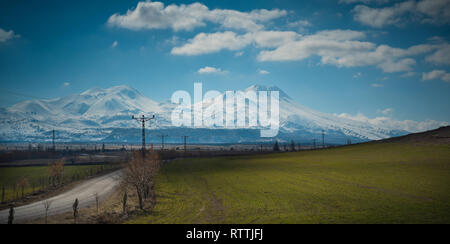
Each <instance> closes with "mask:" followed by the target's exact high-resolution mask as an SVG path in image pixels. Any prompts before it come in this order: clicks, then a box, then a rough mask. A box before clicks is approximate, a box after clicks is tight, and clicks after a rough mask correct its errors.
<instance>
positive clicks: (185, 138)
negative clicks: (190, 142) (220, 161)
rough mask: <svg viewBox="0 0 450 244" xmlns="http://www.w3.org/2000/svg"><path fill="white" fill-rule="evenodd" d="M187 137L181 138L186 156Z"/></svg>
mask: <svg viewBox="0 0 450 244" xmlns="http://www.w3.org/2000/svg"><path fill="white" fill-rule="evenodd" d="M188 137H189V136H183V138H184V154H186V144H187V143H186V140H187V138H188Z"/></svg>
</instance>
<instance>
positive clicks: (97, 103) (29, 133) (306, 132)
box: [0, 84, 408, 143]
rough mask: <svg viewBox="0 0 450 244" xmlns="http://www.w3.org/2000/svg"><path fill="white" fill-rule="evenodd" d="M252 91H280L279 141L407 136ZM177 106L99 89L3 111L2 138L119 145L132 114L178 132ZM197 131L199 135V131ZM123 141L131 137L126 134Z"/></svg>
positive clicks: (124, 90)
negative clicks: (276, 93)
mask: <svg viewBox="0 0 450 244" xmlns="http://www.w3.org/2000/svg"><path fill="white" fill-rule="evenodd" d="M250 90H253V91H279V92H280V121H279V122H280V135H279V136H278V138H286V140H288V138H293V139H295V138H297V139H299V138H303V139H304V140H310V139H311V138H313V137H314V138H321V133H322V130H324V131H325V133H326V134H327V138H328V140H329V141H333V137H335V139H336V140H335V141H337V140H338V139H339V141H340V142H341V143H344V141H345V138H348V139H351V140H354V141H369V140H379V139H385V138H389V137H392V136H398V135H404V134H407V133H408V132H406V131H402V130H392V129H386V128H381V127H378V126H374V125H371V124H369V123H364V122H361V121H357V120H351V119H348V118H341V117H338V116H336V115H332V114H326V113H322V112H318V111H315V110H312V109H310V108H308V107H306V106H303V105H301V104H299V103H297V102H295V101H294V100H293V99H292V98H291V97H290V96H289V95H288V94H286V93H285V92H284V91H282V90H281V89H280V88H278V87H277V86H262V85H257V84H255V85H253V86H250V87H248V88H247V89H246V90H245V91H250ZM221 96H224V94H222V95H221ZM251 102H255V103H256V102H257V101H251ZM204 106H206V105H204ZM174 107H175V105H174V104H171V103H169V102H157V101H154V100H152V99H150V98H148V97H146V96H144V95H142V94H141V93H140V92H139V91H138V90H136V89H134V88H132V87H129V86H125V85H122V86H114V87H110V88H106V89H103V88H98V87H94V88H91V89H88V90H86V91H84V92H82V93H79V94H72V95H69V96H65V97H60V98H54V99H42V100H38V99H33V100H27V101H23V102H20V103H18V104H15V105H13V106H11V107H9V108H6V109H2V110H0V125H1V126H2V127H1V129H0V140H1V141H30V140H48V134H49V133H50V132H51V130H53V129H55V130H57V131H58V133H59V136H60V138H66V140H74V141H79V140H87V141H91V140H92V141H99V140H100V141H101V140H106V139H107V138H112V137H113V138H116V140H117V141H120V138H121V136H120V135H114V134H113V133H114V131H120V129H139V125H138V124H137V123H136V122H135V121H133V120H131V115H138V114H156V115H157V119H156V120H154V121H151V128H152V129H162V130H164V129H165V130H173V129H174V128H173V126H172V125H171V112H172V110H173V108H174ZM186 129H190V128H186ZM191 129H192V128H191ZM202 129H210V130H214V129H218V128H202ZM239 129H248V130H254V129H258V128H239ZM203 132H205V131H203ZM192 133H194V134H195V132H194V131H193V132H192ZM205 133H206V132H205ZM211 133H214V132H211ZM224 133H226V130H225V131H224ZM249 134H252V133H249ZM252 135H253V134H252ZM307 137H310V138H309V139H308V138H307ZM123 138H128V137H127V136H126V135H125V136H123ZM136 139H137V138H136ZM235 139H236V142H238V141H249V142H250V141H255V142H258V141H261V140H262V139H261V138H255V137H253V136H252V138H244V139H243V138H235ZM124 140H125V139H124ZM126 140H130V138H129V139H126ZM230 141H233V138H230ZM217 143H220V141H217Z"/></svg>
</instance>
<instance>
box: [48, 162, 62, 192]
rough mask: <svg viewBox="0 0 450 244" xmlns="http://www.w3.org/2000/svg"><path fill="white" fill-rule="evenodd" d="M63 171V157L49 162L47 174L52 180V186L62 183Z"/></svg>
mask: <svg viewBox="0 0 450 244" xmlns="http://www.w3.org/2000/svg"><path fill="white" fill-rule="evenodd" d="M63 171H64V159H61V160H59V161H57V162H55V163H51V164H49V166H48V175H49V177H50V179H51V181H52V185H53V186H56V185H57V184H61V183H62V176H63Z"/></svg>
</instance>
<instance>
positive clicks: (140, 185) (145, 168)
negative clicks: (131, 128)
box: [123, 151, 160, 210]
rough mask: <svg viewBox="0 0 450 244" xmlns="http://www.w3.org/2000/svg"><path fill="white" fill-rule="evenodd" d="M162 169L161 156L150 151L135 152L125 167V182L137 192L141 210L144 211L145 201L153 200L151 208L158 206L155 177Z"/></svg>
mask: <svg viewBox="0 0 450 244" xmlns="http://www.w3.org/2000/svg"><path fill="white" fill-rule="evenodd" d="M159 167H160V160H159V155H158V154H157V153H155V152H154V151H148V152H146V153H145V156H144V154H143V153H142V152H134V154H133V156H132V157H131V159H130V160H129V161H128V162H127V163H126V164H125V165H124V178H123V179H124V182H125V183H126V184H127V185H129V186H131V187H133V188H134V189H135V190H136V194H137V196H138V200H139V208H140V209H141V210H143V209H144V199H149V198H150V200H151V207H152V208H153V207H154V205H155V204H156V194H155V192H154V183H155V182H154V176H155V175H156V173H157V172H158V170H159Z"/></svg>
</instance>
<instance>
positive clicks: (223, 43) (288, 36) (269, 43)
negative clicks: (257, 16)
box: [171, 31, 301, 55]
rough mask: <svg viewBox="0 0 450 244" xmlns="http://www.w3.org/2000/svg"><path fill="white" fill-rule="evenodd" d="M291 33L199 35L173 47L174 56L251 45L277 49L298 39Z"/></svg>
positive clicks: (260, 32) (213, 51)
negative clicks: (179, 45)
mask: <svg viewBox="0 0 450 244" xmlns="http://www.w3.org/2000/svg"><path fill="white" fill-rule="evenodd" d="M300 37H301V35H299V34H297V33H295V32H292V31H258V32H253V33H246V34H243V35H238V34H236V33H234V32H232V31H225V32H216V33H208V34H207V33H199V34H197V35H196V36H195V37H194V38H192V39H190V40H188V43H186V44H185V45H183V46H181V47H174V48H173V49H172V51H171V53H172V54H174V55H201V54H208V53H215V52H219V51H221V50H224V49H225V50H240V49H242V48H244V47H246V46H248V45H250V44H252V43H254V44H255V45H256V46H258V47H277V46H280V45H283V44H286V43H289V42H292V41H295V40H297V39H298V38H300Z"/></svg>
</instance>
